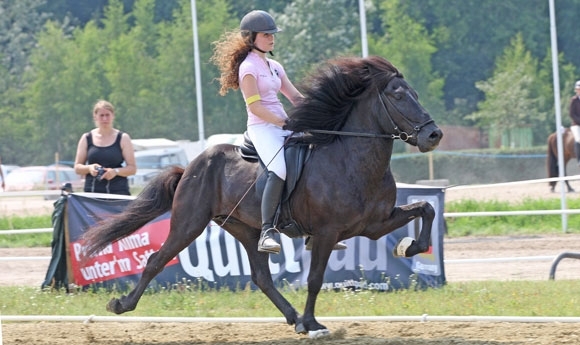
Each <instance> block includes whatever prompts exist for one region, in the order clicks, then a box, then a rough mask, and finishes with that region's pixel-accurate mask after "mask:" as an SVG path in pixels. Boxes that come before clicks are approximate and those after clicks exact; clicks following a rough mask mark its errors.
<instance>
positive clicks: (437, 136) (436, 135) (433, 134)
mask: <svg viewBox="0 0 580 345" xmlns="http://www.w3.org/2000/svg"><path fill="white" fill-rule="evenodd" d="M429 137H430V138H431V139H439V140H441V138H443V132H441V130H440V129H438V130H435V131H433V132H431V135H430V136H429Z"/></svg>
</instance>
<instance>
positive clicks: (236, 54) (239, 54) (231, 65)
mask: <svg viewBox="0 0 580 345" xmlns="http://www.w3.org/2000/svg"><path fill="white" fill-rule="evenodd" d="M255 39H256V33H255V32H240V31H239V30H234V31H230V32H226V33H225V34H223V35H222V36H221V37H220V39H219V40H217V41H215V42H213V43H212V45H213V46H214V50H213V55H212V57H211V58H210V61H211V62H212V63H213V64H215V65H216V66H217V67H218V69H219V71H220V77H219V79H218V80H219V82H220V86H221V88H220V95H222V96H224V95H225V94H227V93H228V91H229V89H233V90H237V89H239V88H240V80H239V76H238V73H239V71H240V64H241V63H242V62H243V61H244V59H245V58H246V57H247V56H248V53H249V52H250V51H251V50H252V47H253V45H254V40H255Z"/></svg>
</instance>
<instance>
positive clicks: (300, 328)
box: [294, 322, 306, 334]
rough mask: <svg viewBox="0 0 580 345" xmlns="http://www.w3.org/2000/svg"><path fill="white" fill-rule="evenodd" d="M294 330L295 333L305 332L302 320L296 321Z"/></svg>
mask: <svg viewBox="0 0 580 345" xmlns="http://www.w3.org/2000/svg"><path fill="white" fill-rule="evenodd" d="M294 331H295V332H296V333H297V334H306V328H304V324H303V323H302V322H298V323H296V326H294Z"/></svg>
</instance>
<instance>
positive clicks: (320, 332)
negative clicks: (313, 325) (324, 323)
mask: <svg viewBox="0 0 580 345" xmlns="http://www.w3.org/2000/svg"><path fill="white" fill-rule="evenodd" d="M329 335H330V331H329V330H328V329H326V328H323V329H317V330H316V331H308V337H309V338H310V339H316V338H322V337H326V336H329Z"/></svg>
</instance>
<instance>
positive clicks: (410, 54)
mask: <svg viewBox="0 0 580 345" xmlns="http://www.w3.org/2000/svg"><path fill="white" fill-rule="evenodd" d="M379 13H380V18H381V20H382V22H383V25H384V27H385V33H384V34H383V35H382V36H377V35H371V41H370V43H369V51H370V53H371V54H376V55H381V56H383V57H385V58H387V59H388V60H389V61H391V62H392V63H393V64H394V65H395V66H396V67H397V68H398V69H399V70H400V71H401V72H403V74H404V76H405V79H407V81H408V82H409V83H410V84H411V85H412V86H413V88H414V89H415V90H416V91H417V92H418V94H419V96H420V97H421V103H422V104H423V105H424V106H425V107H426V109H427V110H429V111H430V112H431V113H433V114H443V113H444V106H443V102H442V97H443V85H444V82H445V81H444V79H443V78H441V77H440V76H438V75H437V73H435V72H433V69H432V64H431V58H432V56H433V54H434V53H435V52H436V51H437V47H436V46H435V39H434V38H433V37H432V36H430V35H429V34H428V33H427V31H426V30H425V27H424V26H423V25H422V24H421V23H420V22H418V21H416V20H414V19H412V18H411V17H410V16H409V15H407V14H406V5H405V4H404V3H403V2H402V1H400V0H385V1H382V2H381V4H380V10H379ZM434 117H435V119H437V120H438V121H440V122H443V123H445V118H441V119H440V118H438V116H437V115H435V116H434ZM441 120H442V121H441Z"/></svg>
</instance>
